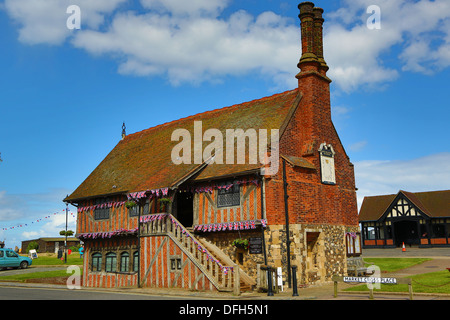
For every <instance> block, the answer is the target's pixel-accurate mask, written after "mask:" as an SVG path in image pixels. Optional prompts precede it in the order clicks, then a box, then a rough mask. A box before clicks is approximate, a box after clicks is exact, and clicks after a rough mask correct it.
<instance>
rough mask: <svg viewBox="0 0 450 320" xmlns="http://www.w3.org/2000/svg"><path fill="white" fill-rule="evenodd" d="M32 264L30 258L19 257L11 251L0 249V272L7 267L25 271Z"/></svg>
mask: <svg viewBox="0 0 450 320" xmlns="http://www.w3.org/2000/svg"><path fill="white" fill-rule="evenodd" d="M32 262H33V260H31V259H30V258H28V257H22V256H19V255H18V254H17V253H15V252H14V251H12V250H11V249H4V248H2V249H0V270H3V269H4V268H8V267H12V268H21V269H26V268H28V266H30V265H31V263H32Z"/></svg>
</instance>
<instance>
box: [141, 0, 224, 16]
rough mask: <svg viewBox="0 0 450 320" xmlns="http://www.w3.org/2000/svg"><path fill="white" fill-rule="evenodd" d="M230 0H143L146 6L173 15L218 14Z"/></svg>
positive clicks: (142, 2)
mask: <svg viewBox="0 0 450 320" xmlns="http://www.w3.org/2000/svg"><path fill="white" fill-rule="evenodd" d="M228 2H229V0H190V1H186V0H141V4H142V5H143V7H144V8H147V9H151V10H155V11H159V12H162V13H171V14H173V15H177V16H179V15H190V16H199V15H212V16H217V15H218V14H219V12H220V11H221V10H223V9H224V8H225V7H226V6H227V4H228Z"/></svg>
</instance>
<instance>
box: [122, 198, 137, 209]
mask: <svg viewBox="0 0 450 320" xmlns="http://www.w3.org/2000/svg"><path fill="white" fill-rule="evenodd" d="M136 206H137V203H136V202H134V201H132V200H128V201H127V202H125V207H126V208H127V209H131V208H134V207H136Z"/></svg>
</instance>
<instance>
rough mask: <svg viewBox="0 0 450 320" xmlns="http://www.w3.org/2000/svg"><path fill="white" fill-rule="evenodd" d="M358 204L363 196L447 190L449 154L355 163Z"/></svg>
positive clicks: (448, 184) (449, 172) (448, 185)
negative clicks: (402, 191)
mask: <svg viewBox="0 0 450 320" xmlns="http://www.w3.org/2000/svg"><path fill="white" fill-rule="evenodd" d="M354 165H355V175H356V186H357V188H358V192H357V194H358V204H359V205H361V203H362V200H363V198H364V197H365V196H374V195H384V194H396V193H397V192H398V191H400V190H405V191H410V192H424V191H436V190H448V189H449V188H450V182H449V181H450V153H448V152H445V153H438V154H434V155H430V156H426V157H422V158H417V159H411V160H396V161H380V160H370V161H360V162H356V163H355V164H354Z"/></svg>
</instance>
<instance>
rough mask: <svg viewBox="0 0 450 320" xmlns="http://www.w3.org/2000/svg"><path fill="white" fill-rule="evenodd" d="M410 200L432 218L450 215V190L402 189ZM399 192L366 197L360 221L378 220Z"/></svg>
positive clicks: (360, 213)
mask: <svg viewBox="0 0 450 320" xmlns="http://www.w3.org/2000/svg"><path fill="white" fill-rule="evenodd" d="M400 193H402V194H403V195H404V196H405V197H406V198H407V199H408V200H409V201H410V202H412V203H413V204H414V205H415V206H416V207H417V208H419V209H420V210H421V211H422V212H423V213H425V214H426V215H427V216H429V217H431V218H441V217H450V190H442V191H429V192H407V191H403V190H400V191H399V193H398V194H400ZM398 194H389V195H382V196H373V197H365V198H364V201H363V203H362V205H361V210H360V212H359V221H377V220H378V219H380V218H381V217H382V216H383V214H384V213H385V212H386V210H387V209H388V207H389V206H390V205H391V204H392V201H394V199H395V198H396V197H397V195H398Z"/></svg>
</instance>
